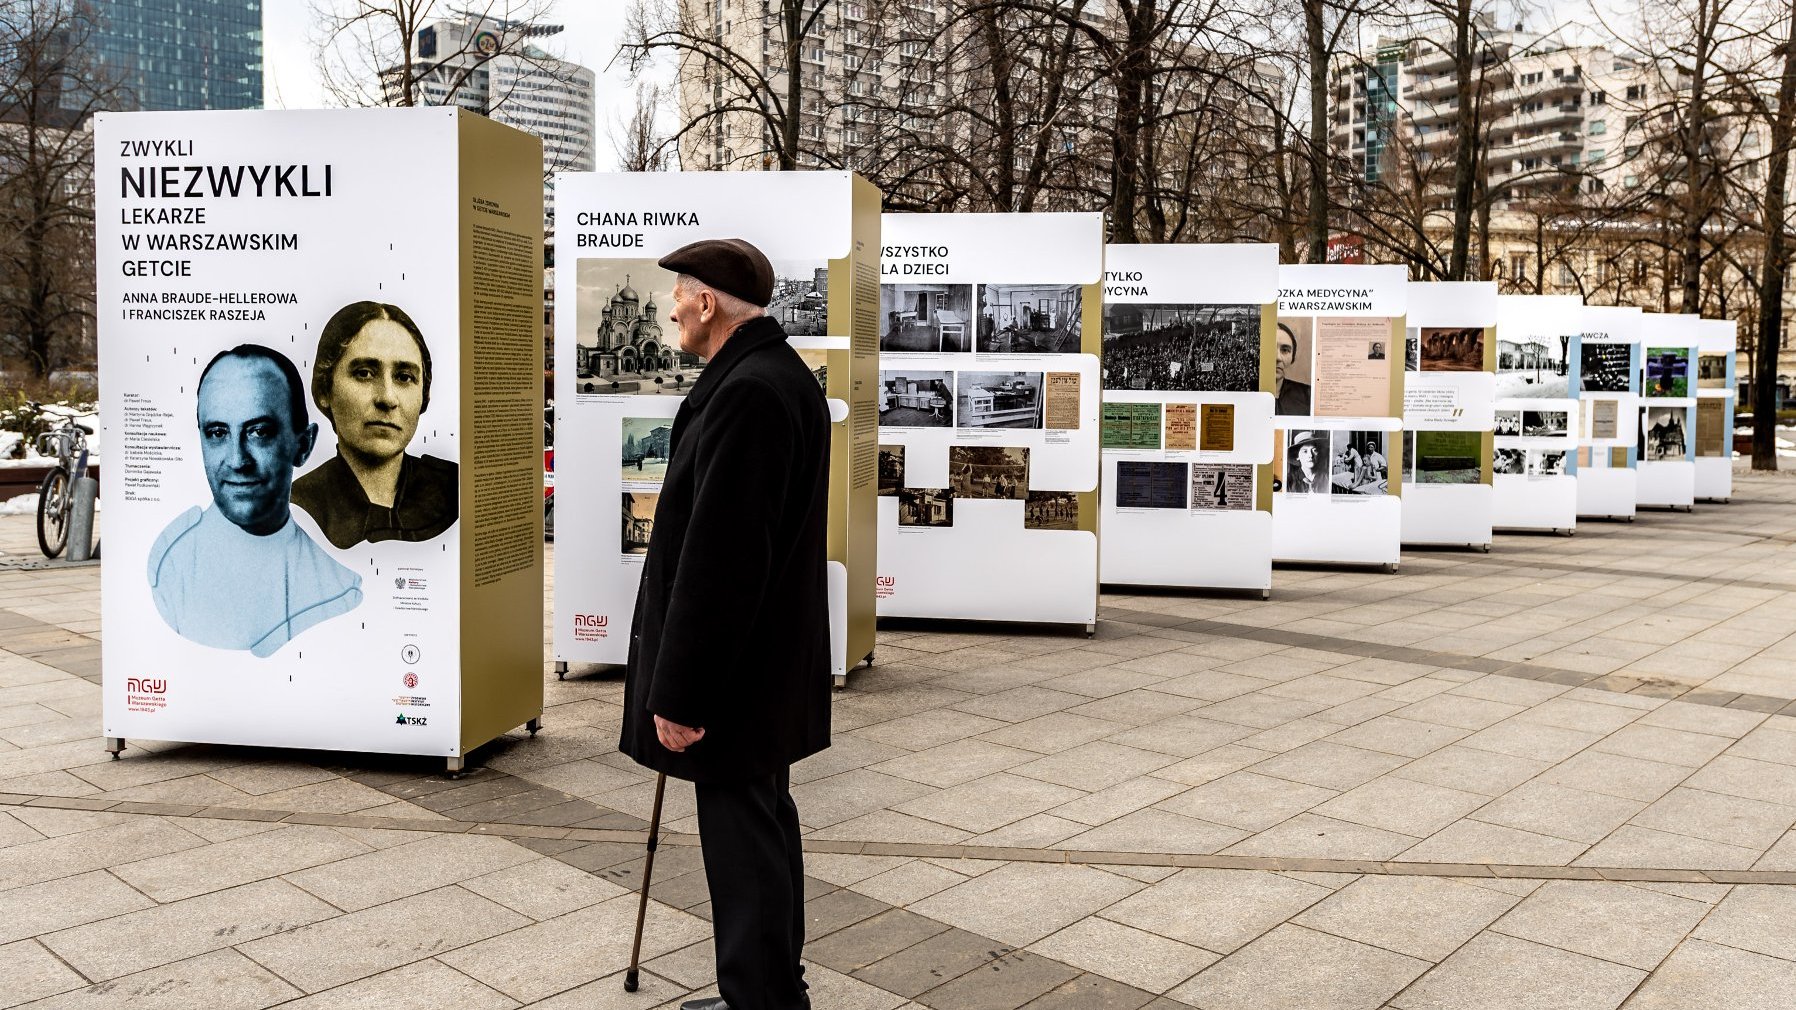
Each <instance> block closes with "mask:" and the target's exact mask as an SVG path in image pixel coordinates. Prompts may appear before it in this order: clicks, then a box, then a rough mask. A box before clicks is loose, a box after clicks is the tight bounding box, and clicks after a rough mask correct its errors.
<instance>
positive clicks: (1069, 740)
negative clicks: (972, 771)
mask: <svg viewBox="0 0 1796 1010" xmlns="http://www.w3.org/2000/svg"><path fill="white" fill-rule="evenodd" d="M1128 728H1129V726H1128V725H1127V724H1125V723H1120V722H1115V721H1113V720H1110V719H1094V718H1092V717H1090V716H1085V715H1074V714H1073V713H1071V712H1050V713H1048V714H1047V715H1042V716H1037V717H1035V718H1032V719H1027V720H1025V721H1023V722H1018V723H1013V724H1011V725H1009V726H1006V727H1004V728H1003V729H996V730H992V731H991V732H990V733H986V734H985V735H983V736H981V737H980V738H979V739H981V740H985V741H988V742H990V743H995V744H999V745H1001V746H1004V747H1015V748H1017V749H1019V750H1027V751H1034V752H1035V753H1037V754H1058V753H1059V752H1061V751H1063V750H1066V749H1067V748H1069V747H1077V746H1079V745H1080V744H1085V743H1090V742H1091V741H1093V740H1102V739H1104V738H1105V737H1107V736H1110V735H1112V734H1114V733H1118V732H1121V731H1122V730H1125V729H1128ZM824 753H826V754H827V753H829V752H828V751H825V752H824Z"/></svg>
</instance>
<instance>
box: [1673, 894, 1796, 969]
mask: <svg viewBox="0 0 1796 1010" xmlns="http://www.w3.org/2000/svg"><path fill="white" fill-rule="evenodd" d="M1694 935H1695V936H1696V937H1697V939H1700V940H1707V941H1709V942H1711V943H1720V944H1726V945H1727V946H1729V947H1738V948H1740V949H1741V950H1750V951H1755V952H1757V953H1760V954H1769V955H1770V956H1772V957H1780V958H1783V959H1784V960H1786V961H1796V888H1791V887H1787V886H1780V887H1764V886H1753V885H1742V886H1739V887H1736V888H1734V889H1733V891H1732V892H1730V893H1729V894H1728V895H1727V897H1725V898H1723V899H1722V900H1721V903H1720V904H1719V905H1717V906H1715V911H1714V912H1713V913H1711V914H1710V915H1709V917H1708V918H1707V919H1704V920H1703V922H1702V925H1701V926H1700V927H1698V928H1697V930H1696V932H1695V934H1694Z"/></svg>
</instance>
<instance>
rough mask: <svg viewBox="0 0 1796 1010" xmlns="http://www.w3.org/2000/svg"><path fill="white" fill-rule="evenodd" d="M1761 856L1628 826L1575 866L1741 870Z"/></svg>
mask: <svg viewBox="0 0 1796 1010" xmlns="http://www.w3.org/2000/svg"><path fill="white" fill-rule="evenodd" d="M1762 852H1763V850H1762V849H1756V848H1746V847H1743V846H1739V845H1728V844H1726V843H1725V842H1715V841H1709V840H1708V839H1704V838H1696V837H1693V836H1690V835H1683V834H1676V833H1673V832H1669V831H1656V830H1654V829H1652V828H1643V827H1638V826H1636V825H1633V824H1627V825H1623V826H1622V827H1620V828H1617V829H1616V831H1615V833H1614V834H1612V835H1610V836H1609V837H1608V838H1605V839H1603V840H1602V841H1600V842H1598V843H1596V844H1595V845H1593V846H1591V847H1590V848H1589V849H1588V850H1586V851H1585V852H1584V854H1583V855H1582V856H1579V857H1578V858H1577V862H1576V864H1575V865H1578V866H1634V867H1651V868H1654V869H1664V870H1744V869H1747V868H1749V867H1751V866H1752V865H1753V863H1755V862H1757V861H1758V858H1759V856H1760V855H1761V854H1762ZM1512 861H1514V860H1512Z"/></svg>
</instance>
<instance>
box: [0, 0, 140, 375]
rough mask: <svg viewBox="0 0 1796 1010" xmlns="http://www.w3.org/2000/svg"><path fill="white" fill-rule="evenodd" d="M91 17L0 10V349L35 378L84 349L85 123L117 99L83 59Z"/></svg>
mask: <svg viewBox="0 0 1796 1010" xmlns="http://www.w3.org/2000/svg"><path fill="white" fill-rule="evenodd" d="M94 23H95V19H94V14H93V11H92V9H91V8H89V7H88V6H87V5H86V4H84V3H68V2H63V0H7V2H6V5H5V16H4V17H0V349H3V350H4V352H5V354H6V355H7V356H9V357H13V358H16V359H22V361H23V363H24V364H25V365H26V367H28V368H29V369H30V370H31V372H32V374H33V375H35V376H37V377H39V378H43V377H46V376H48V375H49V374H50V372H51V371H52V370H54V369H55V368H57V367H59V366H61V365H63V364H66V363H68V362H69V361H70V360H71V358H72V357H81V356H85V355H86V354H88V353H91V352H90V350H89V349H88V348H86V347H85V346H83V344H84V340H85V337H86V334H87V333H88V332H89V331H90V326H91V323H92V320H93V312H94V287H93V285H94V264H93V135H92V133H91V120H92V117H93V115H94V113H96V112H100V111H103V110H105V109H108V108H117V107H120V106H121V105H124V104H126V102H125V99H126V95H125V94H124V92H123V91H122V89H120V88H118V87H117V86H115V85H114V84H112V83H111V82H110V80H109V79H108V75H107V74H106V73H105V71H104V69H103V68H102V67H100V66H98V65H96V64H95V63H94V61H93V54H94V51H95V50H94V48H93V46H92V43H91V35H92V33H93V28H94Z"/></svg>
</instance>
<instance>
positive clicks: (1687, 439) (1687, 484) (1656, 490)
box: [1637, 312, 1702, 511]
mask: <svg viewBox="0 0 1796 1010" xmlns="http://www.w3.org/2000/svg"><path fill="white" fill-rule="evenodd" d="M1701 322H1702V320H1701V319H1700V318H1699V317H1697V316H1694V315H1670V314H1664V313H1657V312H1646V313H1642V314H1641V336H1640V347H1641V355H1640V357H1641V363H1640V367H1641V374H1642V378H1641V385H1640V392H1641V395H1640V407H1641V412H1642V415H1643V416H1642V418H1641V420H1640V425H1641V435H1640V437H1641V442H1642V443H1643V444H1644V443H1645V442H1646V441H1647V440H1648V439H1649V438H1650V433H1649V430H1648V429H1649V425H1648V423H1647V422H1648V417H1649V416H1650V415H1651V414H1652V412H1654V411H1655V410H1659V411H1666V410H1672V411H1680V412H1681V413H1682V417H1683V420H1682V424H1683V428H1684V445H1685V449H1684V454H1683V457H1682V458H1680V459H1651V458H1649V456H1650V455H1651V454H1650V453H1648V452H1644V451H1643V452H1641V453H1640V454H1639V456H1640V462H1639V465H1638V470H1639V474H1640V477H1639V484H1638V492H1639V493H1638V498H1637V502H1638V504H1639V505H1642V506H1647V507H1652V508H1673V509H1684V510H1685V511H1689V510H1690V509H1692V508H1694V507H1695V506H1696V438H1695V435H1696V395H1695V394H1696V381H1697V380H1696V363H1697V356H1698V354H1699V353H1700V349H1701V342H1702V337H1701V326H1700V324H1701ZM1655 349H1672V350H1675V351H1679V352H1682V354H1683V355H1684V361H1685V377H1686V380H1687V392H1688V394H1689V395H1686V396H1654V395H1652V387H1653V381H1652V369H1653V367H1654V362H1653V358H1654V355H1653V351H1654V350H1655Z"/></svg>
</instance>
